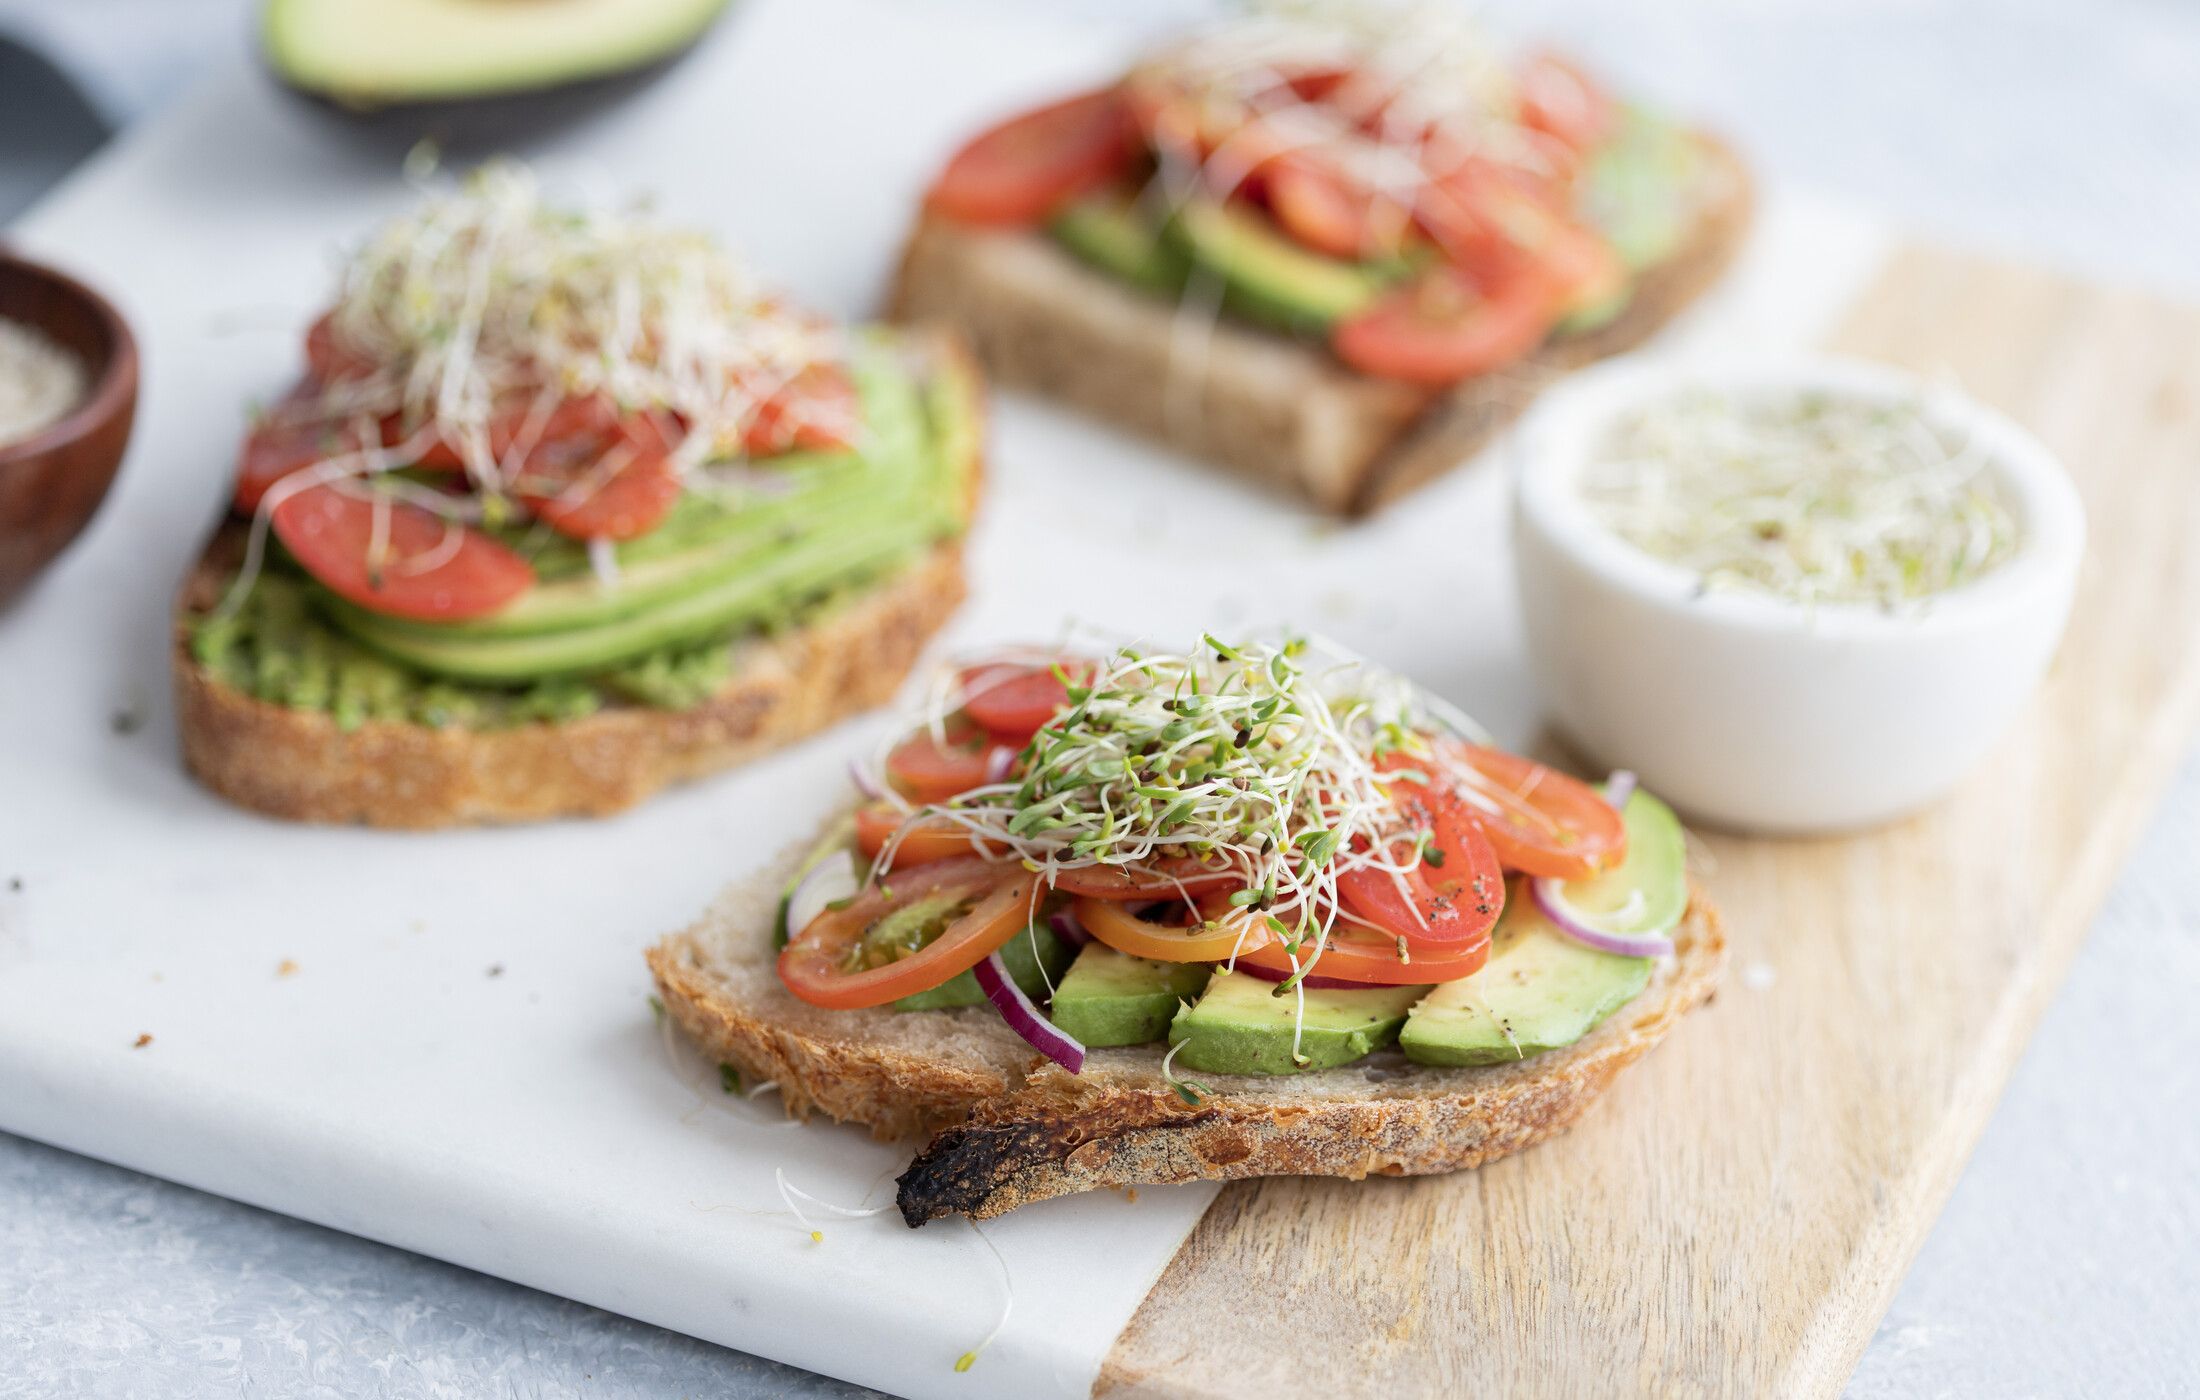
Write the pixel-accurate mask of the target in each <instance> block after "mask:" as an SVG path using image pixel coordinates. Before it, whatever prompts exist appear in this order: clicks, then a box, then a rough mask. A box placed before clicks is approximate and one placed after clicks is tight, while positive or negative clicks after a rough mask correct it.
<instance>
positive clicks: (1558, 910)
mask: <svg viewBox="0 0 2200 1400" xmlns="http://www.w3.org/2000/svg"><path fill="white" fill-rule="evenodd" d="M1529 889H1530V891H1531V893H1533V895H1534V896H1535V907H1536V908H1538V909H1540V910H1542V911H1543V917H1544V918H1546V919H1549V920H1550V921H1551V923H1552V924H1553V925H1554V926H1555V927H1556V928H1557V929H1558V931H1559V932H1560V933H1563V934H1565V935H1566V936H1567V937H1568V938H1571V939H1573V940H1574V941H1575V942H1576V943H1580V944H1584V945H1586V946H1588V947H1591V948H1594V949H1596V950H1597V951H1599V952H1603V953H1617V954H1619V955H1620V956H1621V957H1623V958H1662V957H1665V956H1667V955H1668V954H1670V953H1671V952H1672V951H1673V939H1672V935H1671V933H1670V932H1669V931H1666V932H1653V933H1620V932H1616V931H1614V930H1612V929H1603V928H1598V927H1597V926H1596V925H1595V924H1593V923H1591V922H1590V921H1589V916H1588V915H1586V914H1584V913H1582V912H1581V911H1580V910H1578V909H1576V908H1574V906H1572V905H1571V904H1568V903H1567V902H1566V882H1565V881H1564V880H1554V879H1552V878H1551V877H1550V876H1547V875H1546V876H1543V877H1542V878H1540V879H1536V880H1531V881H1530V882H1529Z"/></svg>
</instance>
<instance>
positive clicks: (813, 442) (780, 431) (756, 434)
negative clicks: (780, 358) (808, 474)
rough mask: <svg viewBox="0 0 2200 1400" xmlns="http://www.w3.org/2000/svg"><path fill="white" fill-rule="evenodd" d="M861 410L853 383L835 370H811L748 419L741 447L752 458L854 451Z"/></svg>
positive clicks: (823, 367)
mask: <svg viewBox="0 0 2200 1400" xmlns="http://www.w3.org/2000/svg"><path fill="white" fill-rule="evenodd" d="M862 428H863V405H862V403H861V401H860V400H859V399H858V398H857V396H856V384H855V380H853V379H851V378H850V377H849V375H848V371H847V370H845V369H843V368H842V367H840V366H839V365H826V364H818V365H811V366H809V367H808V368H806V369H804V370H802V371H801V372H800V373H798V374H796V375H795V376H794V378H792V379H790V380H788V381H787V382H786V383H785V384H784V385H782V386H781V387H780V389H779V391H778V392H777V393H775V394H773V395H772V396H771V397H770V398H768V399H766V400H764V402H763V404H762V405H761V406H760V407H759V408H758V409H757V410H756V416H755V417H754V418H752V419H750V420H749V428H748V434H747V439H746V441H745V442H744V443H743V446H744V447H746V448H747V450H748V452H749V454H750V455H751V456H755V457H771V456H776V455H778V454H779V453H782V452H791V451H793V450H795V449H796V448H805V449H808V450H810V451H815V452H837V451H839V450H841V449H842V448H847V447H853V446H855V442H856V437H857V434H858V433H860V432H861V431H862Z"/></svg>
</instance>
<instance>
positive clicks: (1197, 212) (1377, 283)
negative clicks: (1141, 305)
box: [1168, 199, 1407, 334]
mask: <svg viewBox="0 0 2200 1400" xmlns="http://www.w3.org/2000/svg"><path fill="white" fill-rule="evenodd" d="M1168 233H1169V236H1170V237H1171V238H1172V239H1174V240H1175V241H1176V242H1177V243H1178V244H1179V245H1180V246H1181V247H1182V248H1183V249H1184V251H1185V252H1186V253H1187V254H1189V255H1190V256H1191V259H1192V261H1193V262H1194V263H1196V264H1197V265H1198V266H1200V267H1202V268H1204V269H1206V270H1207V271H1209V272H1212V273H1213V274H1214V275H1215V276H1217V277H1220V278H1221V279H1222V285H1223V305H1224V307H1225V308H1226V309H1228V310H1230V311H1233V312H1235V313H1236V314H1238V315H1240V316H1243V317H1245V318H1246V319H1247V320H1250V321H1257V322H1259V323H1261V324H1262V325H1267V326H1273V327H1275V328H1276V329H1279V330H1287V331H1296V332H1301V333H1305V334H1320V333H1322V332H1325V331H1327V330H1328V329H1329V328H1330V327H1331V326H1332V325H1335V324H1336V323H1337V322H1338V321H1340V320H1342V319H1343V318H1345V317H1346V316H1349V315H1351V314H1352V313H1353V312H1355V311H1358V310H1360V309H1362V308H1363V307H1365V306H1366V305H1367V304H1368V303H1369V302H1371V301H1373V300H1374V299H1375V298H1376V296H1378V295H1379V294H1380V293H1381V292H1382V291H1383V289H1384V288H1385V287H1388V286H1389V285H1390V284H1391V283H1393V282H1396V281H1397V280H1398V279H1399V278H1400V277H1402V276H1403V275H1405V273H1406V271H1407V264H1406V263H1405V262H1404V261H1402V260H1392V261H1386V262H1365V263H1355V262H1346V261H1344V260H1343V259H1341V258H1331V257H1324V256H1323V255H1322V254H1320V253H1316V252H1313V251H1311V250H1310V249H1307V248H1304V247H1301V246H1300V245H1299V244H1298V243H1296V242H1294V241H1292V239H1291V237H1290V236H1289V235H1287V234H1286V233H1284V232H1283V230H1281V229H1279V228H1277V227H1276V225H1275V224H1274V223H1273V222H1271V221H1270V220H1269V218H1268V216H1267V215H1265V214H1263V213H1261V212H1260V210H1258V209H1256V208H1254V207H1252V206H1251V205H1248V204H1244V203H1239V202H1228V203H1225V202H1222V201H1219V200H1212V199H1191V200H1187V201H1185V203H1184V204H1183V205H1182V206H1181V207H1180V208H1178V209H1177V211H1176V214H1175V217H1173V218H1172V219H1170V221H1169V226H1168Z"/></svg>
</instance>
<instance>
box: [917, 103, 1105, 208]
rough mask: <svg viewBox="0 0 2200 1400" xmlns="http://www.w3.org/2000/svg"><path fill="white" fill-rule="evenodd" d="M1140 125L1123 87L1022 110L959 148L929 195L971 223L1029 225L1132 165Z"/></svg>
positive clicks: (932, 204) (931, 202) (933, 203)
mask: <svg viewBox="0 0 2200 1400" xmlns="http://www.w3.org/2000/svg"><path fill="white" fill-rule="evenodd" d="M1136 138H1137V131H1136V126H1135V124H1134V123H1133V121H1132V119H1131V114H1130V109H1129V107H1128V106H1127V105H1126V104H1125V103H1124V101H1123V94H1122V92H1121V90H1120V89H1117V88H1108V89H1106V90H1104V91H1101V92H1091V93H1086V94H1084V95H1083V96H1081V97H1072V98H1069V99H1068V100H1067V101H1063V102H1056V103H1054V104H1052V105H1050V106H1046V107H1040V108H1037V109H1036V110H1033V111H1029V112H1025V113H1022V114H1021V115H1019V116H1014V117H1011V118H1009V119H1008V120H1007V121H1005V122H1002V123H1001V124H1000V125H998V126H995V127H993V128H991V129H990V130H988V131H986V132H984V133H982V134H980V135H979V136H978V137H977V138H976V139H974V140H973V141H971V142H970V144H969V145H967V146H964V147H963V148H962V149H961V150H959V151H957V152H956V153H955V155H954V158H953V159H951V160H949V161H948V163H947V168H946V169H945V170H943V171H941V172H940V177H939V179H938V181H936V182H935V183H934V184H933V186H932V192H931V193H930V194H929V195H927V196H926V197H925V206H926V207H927V208H928V209H930V210H931V211H932V212H933V213H935V214H939V215H942V216H943V217H946V218H949V219H955V220H958V221H960V222H962V223H969V224H1003V225H1015V226H1028V225H1031V224H1036V223H1039V222H1041V221H1043V220H1044V219H1045V218H1046V217H1047V216H1048V215H1050V214H1052V213H1053V212H1054V211H1055V210H1056V209H1059V208H1060V207H1061V206H1062V205H1063V204H1065V203H1067V202H1068V201H1069V200H1071V199H1074V198H1075V197H1076V196H1078V195H1080V194H1083V193H1084V192H1085V191H1086V190H1089V189H1092V188H1094V187H1095V186H1098V185H1102V184H1106V183H1107V182H1108V181H1110V180H1112V179H1114V178H1115V177H1116V176H1118V175H1120V174H1122V173H1123V172H1124V171H1125V170H1126V169H1128V168H1129V166H1130V163H1131V160H1132V158H1133V156H1134V155H1135V154H1136V152H1137V149H1138V143H1137V139H1136Z"/></svg>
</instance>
